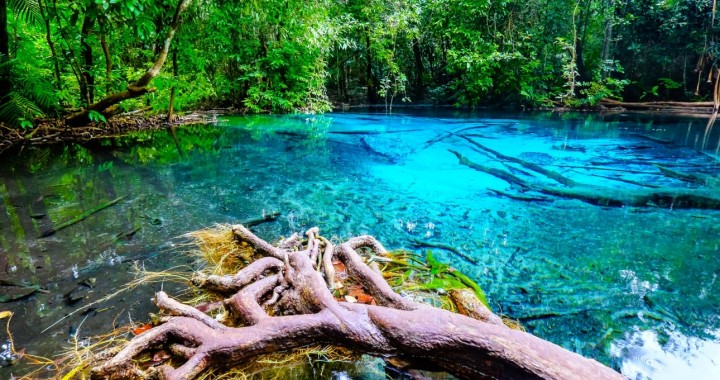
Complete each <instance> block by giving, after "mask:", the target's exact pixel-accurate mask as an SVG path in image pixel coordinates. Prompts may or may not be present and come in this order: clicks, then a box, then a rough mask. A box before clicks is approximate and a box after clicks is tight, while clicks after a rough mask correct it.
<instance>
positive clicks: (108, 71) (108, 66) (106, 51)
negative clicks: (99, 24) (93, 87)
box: [100, 32, 112, 94]
mask: <svg viewBox="0 0 720 380" xmlns="http://www.w3.org/2000/svg"><path fill="white" fill-rule="evenodd" d="M100 46H101V47H102V51H103V55H104V56H105V94H109V93H110V90H111V88H112V59H111V58H110V47H108V43H107V40H106V38H105V33H104V32H103V33H102V34H100Z"/></svg>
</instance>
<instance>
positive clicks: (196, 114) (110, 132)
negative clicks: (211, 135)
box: [0, 100, 712, 155]
mask: <svg viewBox="0 0 720 380" xmlns="http://www.w3.org/2000/svg"><path fill="white" fill-rule="evenodd" d="M670 103H673V104H676V105H670ZM677 104H681V105H677ZM693 104H695V103H677V102H647V103H621V102H617V101H610V100H604V101H602V102H600V103H599V104H598V105H597V106H595V107H589V108H588V107H586V108H575V107H551V108H537V109H525V108H521V109H519V110H518V109H513V112H516V111H521V112H549V113H553V114H565V113H583V114H592V113H595V114H598V115H603V116H607V115H623V114H627V113H632V114H640V115H667V116H677V117H684V118H700V119H710V118H711V117H712V106H711V105H712V103H711V102H710V103H709V102H701V103H697V106H693ZM634 105H636V106H634ZM708 105H710V106H708ZM333 107H334V108H333V112H368V111H370V112H389V113H392V112H393V111H395V112H403V111H408V110H414V111H417V110H428V111H436V110H453V111H459V112H471V111H475V112H479V113H483V112H496V111H498V110H499V109H498V108H496V107H475V108H471V107H464V106H463V107H457V106H452V105H438V104H414V103H399V104H395V105H393V106H392V108H388V107H387V106H386V105H384V104H362V103H358V104H347V103H334V104H333ZM708 107H709V108H708ZM246 111H247V110H239V109H209V110H198V111H193V112H190V113H188V114H186V115H183V116H175V118H174V120H173V121H172V122H169V121H168V120H167V115H165V114H158V115H148V114H146V113H140V112H137V111H135V112H130V113H127V114H123V115H118V116H114V117H112V118H110V119H108V120H107V121H103V122H94V123H92V124H91V125H87V126H83V127H70V126H68V125H67V124H66V123H65V120H64V119H41V120H36V121H35V126H34V127H31V128H25V129H23V128H13V127H9V126H6V125H4V124H2V123H0V155H2V154H4V153H6V152H8V151H10V150H12V149H22V148H23V147H25V146H40V145H51V144H56V143H86V142H88V141H91V140H99V139H104V138H115V137H122V136H125V135H127V134H128V133H131V132H137V131H157V130H166V129H168V128H171V127H172V128H174V127H179V126H183V125H192V124H209V123H215V122H217V116H218V115H228V114H245V113H246Z"/></svg>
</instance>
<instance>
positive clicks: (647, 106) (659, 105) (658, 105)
mask: <svg viewBox="0 0 720 380" xmlns="http://www.w3.org/2000/svg"><path fill="white" fill-rule="evenodd" d="M600 104H601V105H603V106H607V107H623V108H627V109H637V110H657V109H674V108H680V109H687V108H710V109H711V110H712V108H713V106H714V103H713V102H633V103H629V102H619V101H617V100H612V99H603V100H602V101H600Z"/></svg>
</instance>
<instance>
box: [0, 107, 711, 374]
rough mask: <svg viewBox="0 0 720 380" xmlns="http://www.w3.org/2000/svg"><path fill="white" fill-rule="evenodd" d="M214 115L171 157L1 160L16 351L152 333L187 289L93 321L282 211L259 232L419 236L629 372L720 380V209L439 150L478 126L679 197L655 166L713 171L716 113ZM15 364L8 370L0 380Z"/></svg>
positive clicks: (37, 155)
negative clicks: (313, 229) (141, 328)
mask: <svg viewBox="0 0 720 380" xmlns="http://www.w3.org/2000/svg"><path fill="white" fill-rule="evenodd" d="M220 119H221V121H220V122H219V123H218V125H217V126H201V127H191V128H186V129H182V130H179V131H178V132H177V145H176V143H175V142H174V140H173V138H172V137H171V135H169V134H167V133H164V132H161V133H156V134H149V133H145V134H138V135H135V136H133V137H129V138H121V139H116V140H108V141H103V142H98V143H95V144H92V145H88V146H84V147H83V146H77V145H72V146H66V147H52V148H42V149H35V148H32V149H31V148H28V149H26V150H25V151H23V152H19V153H17V152H16V153H13V154H12V155H6V156H4V157H2V158H0V159H2V167H0V197H1V198H2V202H0V207H2V208H3V212H0V280H2V281H13V282H15V283H21V282H25V283H30V284H39V285H42V286H43V287H44V288H45V289H47V290H48V291H47V292H44V293H35V294H34V295H32V296H30V297H26V298H24V299H22V300H18V301H14V302H9V303H0V311H2V310H10V311H13V312H14V313H15V316H14V317H13V320H12V324H11V326H10V327H11V331H12V332H13V334H14V338H15V345H16V347H17V348H18V349H19V348H25V349H26V350H27V352H29V353H32V354H36V355H43V356H51V355H53V354H55V353H58V352H60V351H61V350H62V349H63V347H66V345H67V340H68V339H69V337H70V334H71V333H73V334H78V335H79V336H86V335H95V334H97V333H99V332H102V331H107V330H108V329H111V328H112V327H113V326H114V325H123V324H127V323H130V321H141V320H146V319H147V313H148V312H149V311H153V306H152V305H151V303H150V302H149V298H150V297H151V294H152V293H153V292H154V291H156V290H158V289H159V288H161V287H164V289H165V290H170V292H172V291H173V290H176V289H178V288H177V287H172V285H171V284H156V285H153V286H147V287H144V288H138V289H135V290H134V291H133V292H132V293H124V294H121V295H120V296H118V297H116V298H115V299H113V300H112V301H109V302H105V303H101V304H97V305H93V306H92V307H93V308H94V309H91V310H89V312H88V313H85V311H87V309H88V306H87V305H88V304H89V303H90V302H92V301H93V300H95V299H98V298H100V297H102V296H103V295H105V294H109V293H112V292H113V291H115V290H117V289H118V288H119V287H121V286H122V284H124V283H126V282H127V281H129V280H130V279H132V277H133V271H132V266H133V265H135V264H137V265H144V266H145V267H146V268H149V269H164V268H168V267H173V266H178V265H186V264H190V260H189V259H188V258H187V257H186V256H184V255H182V252H183V251H184V250H185V248H184V247H183V246H182V245H181V243H182V241H183V240H182V239H179V238H178V236H180V235H182V234H183V233H185V232H188V231H192V230H197V229H199V228H202V227H205V226H209V225H212V224H213V223H226V222H229V223H232V222H237V221H240V220H243V219H245V218H249V217H255V216H259V215H262V214H263V213H269V212H272V211H281V212H282V216H281V217H280V219H279V220H278V221H277V222H273V223H267V224H264V225H261V226H259V227H257V231H258V233H259V234H260V235H261V236H264V237H266V238H274V237H277V236H280V235H288V234H289V233H291V232H292V231H301V230H303V229H305V228H308V227H310V226H319V227H320V228H321V230H322V231H324V234H325V235H329V236H337V237H339V238H343V237H349V236H352V235H358V234H372V235H375V236H376V237H378V238H379V239H380V240H381V241H382V242H383V243H384V244H385V245H386V246H388V247H392V248H400V247H406V248H413V242H414V241H416V240H418V239H419V240H427V241H432V242H442V243H445V244H448V245H451V246H453V247H456V248H457V249H458V250H460V251H461V252H463V253H465V254H466V255H468V256H471V257H472V258H473V260H474V261H475V262H476V263H472V262H469V261H467V260H465V259H463V258H462V257H459V256H458V255H456V254H454V253H452V252H447V251H443V250H438V249H435V250H434V253H435V255H437V256H439V257H440V258H441V259H443V260H445V261H447V262H450V263H452V265H454V266H456V267H457V268H459V269H461V270H462V271H464V272H465V273H466V274H468V275H470V276H471V277H473V278H474V279H475V280H476V281H477V282H478V283H479V284H480V285H481V286H482V287H483V288H484V289H485V292H486V293H487V295H488V298H489V300H490V302H491V304H492V306H493V308H494V310H495V311H496V312H498V313H502V314H505V315H508V316H510V317H512V318H518V319H519V320H520V321H521V323H522V324H523V325H524V326H525V327H526V328H527V329H528V331H530V332H532V333H534V334H536V335H539V336H541V337H543V338H545V339H548V340H551V341H553V342H555V343H557V344H560V345H562V346H564V347H566V348H568V349H571V350H573V351H576V352H579V353H581V354H583V355H586V356H589V357H593V358H596V359H597V360H599V361H602V362H604V363H606V364H608V365H611V366H613V367H614V368H616V369H618V370H622V371H623V373H625V374H626V375H628V376H630V377H632V378H643V379H645V378H652V379H672V378H677V374H689V373H692V374H693V376H694V378H696V379H701V378H708V379H710V378H718V377H720V318H718V315H719V312H720V310H719V309H720V306H719V304H718V301H719V294H720V293H719V292H718V289H717V287H716V286H715V282H716V279H717V276H718V273H719V272H720V260H719V259H718V257H719V256H718V254H719V253H720V252H719V251H720V223H718V222H720V212H719V211H699V210H668V209H659V208H654V207H646V208H630V207H626V208H605V207H598V206H592V205H588V204H585V203H582V202H580V201H576V200H560V199H559V200H555V201H554V202H527V201H520V200H515V199H510V198H506V197H500V196H498V195H496V194H495V193H494V192H492V191H491V190H490V189H496V190H507V189H509V186H508V184H507V183H506V182H504V181H502V180H499V179H497V178H494V177H492V176H489V175H487V174H483V173H480V172H477V171H474V170H472V169H470V168H468V167H465V166H461V165H459V164H458V160H457V158H456V157H455V156H454V155H453V154H452V153H450V152H449V151H448V149H453V150H456V151H459V152H461V153H462V154H464V155H466V156H467V157H468V158H470V159H471V160H473V161H475V162H478V163H482V164H486V165H491V166H496V167H498V168H502V165H501V163H500V162H498V161H497V160H495V159H491V158H489V157H488V156H486V155H483V154H482V153H481V152H478V151H477V150H474V149H473V148H472V147H471V146H470V145H469V144H468V143H466V142H464V141H462V140H460V139H457V138H452V137H450V138H446V139H443V140H441V141H439V142H437V143H434V144H430V145H428V144H427V142H428V141H431V140H432V139H434V138H435V137H437V136H438V135H441V134H443V133H444V132H446V131H455V130H459V129H462V128H468V127H478V128H476V129H472V130H471V131H470V133H472V134H476V135H477V136H475V137H474V138H475V139H476V140H477V141H478V142H481V143H483V144H485V145H486V146H489V147H491V148H493V149H495V150H498V151H501V152H503V153H504V154H506V155H510V156H515V157H520V158H523V159H525V160H528V161H531V162H535V163H538V164H540V165H543V166H545V167H547V168H549V169H552V170H556V171H559V172H562V173H563V174H565V175H566V176H568V177H571V178H573V179H576V180H578V181H582V182H584V183H592V184H597V185H601V186H607V187H613V188H620V189H624V188H627V189H632V188H637V187H636V186H635V185H632V184H629V183H626V182H620V181H615V180H612V179H611V178H613V177H617V176H620V177H621V178H623V179H628V180H634V181H639V182H643V183H654V184H658V185H662V186H681V187H682V186H689V185H688V184H686V183H683V182H680V181H678V180H674V179H670V178H667V177H663V176H662V175H658V173H659V172H658V170H657V168H656V167H655V166H653V164H663V165H665V166H668V167H672V168H673V169H676V170H682V171H692V172H697V173H703V174H707V175H713V176H717V175H718V173H720V160H719V159H718V158H717V157H718V156H717V153H718V151H717V150H718V140H719V139H720V133H718V130H717V129H715V130H707V129H706V126H705V122H706V121H705V119H700V118H697V119H692V118H678V117H659V116H655V117H652V116H647V115H633V114H613V115H606V116H600V115H577V114H563V115H553V114H520V115H518V114H508V115H501V114H489V115H485V114H469V113H461V112H450V111H416V112H406V113H396V114H393V115H386V114H379V113H348V114H328V115H324V116H253V117H234V116H229V117H221V118H220ZM348 132H351V133H348ZM358 132H361V133H362V134H358ZM648 136H650V138H648ZM653 138H654V139H653ZM660 140H663V142H659V141H660ZM665 140H668V141H665ZM669 140H671V141H672V143H668V142H669ZM179 152H182V154H180V153H179ZM121 196H124V197H125V198H124V199H123V200H121V201H120V202H119V203H117V204H116V205H114V206H111V207H109V208H107V209H105V210H102V211H100V212H98V213H96V214H93V215H91V216H89V217H87V218H86V219H85V220H83V221H82V222H79V223H77V224H75V225H72V226H70V227H67V228H65V229H63V230H61V231H59V232H57V233H56V234H54V235H52V236H50V237H46V238H38V237H37V236H38V235H40V234H41V232H42V231H43V230H46V229H48V228H50V227H52V226H53V225H57V224H59V223H62V222H63V221H66V220H69V219H71V218H73V217H75V216H77V215H80V214H82V213H83V212H84V211H88V210H91V209H93V208H94V207H96V206H98V205H101V204H104V203H106V202H108V201H111V200H113V199H116V198H118V197H121ZM138 228H139V230H137V232H136V233H134V234H131V232H132V231H135V230H136V229H138ZM126 235H130V236H126ZM418 250H419V249H418ZM183 270H189V269H183ZM88 278H95V279H96V280H97V284H96V286H95V288H94V289H90V291H88V289H87V288H85V287H83V286H81V288H80V289H79V290H80V291H85V292H86V293H87V294H86V298H85V299H84V300H82V301H79V302H78V303H75V304H72V305H69V304H68V301H67V297H66V295H68V294H71V293H72V292H73V291H78V288H77V287H78V284H79V283H81V282H83V281H85V280H87V279H88ZM178 291H179V290H178ZM78 309H82V310H81V312H78V313H76V314H73V315H71V316H69V317H67V318H65V319H62V318H63V317H64V316H66V315H67V314H68V313H70V312H72V311H75V310H78ZM58 321H59V322H58ZM50 326H52V327H50ZM78 327H79V328H80V331H79V332H78V331H77V330H78ZM43 330H44V331H43ZM41 331H42V332H41ZM2 336H4V335H0V337H2ZM18 370H19V369H18V368H17V367H9V368H2V369H0V378H5V377H9V374H11V373H13V371H18Z"/></svg>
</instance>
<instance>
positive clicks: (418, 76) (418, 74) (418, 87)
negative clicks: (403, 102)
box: [412, 37, 425, 102]
mask: <svg viewBox="0 0 720 380" xmlns="http://www.w3.org/2000/svg"><path fill="white" fill-rule="evenodd" d="M412 47H413V55H414V57H415V91H414V95H413V96H414V97H415V99H413V100H414V101H415V102H422V101H423V99H425V84H424V83H423V77H424V76H425V68H424V67H423V61H422V51H421V50H420V41H419V40H418V39H417V37H413V42H412Z"/></svg>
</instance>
